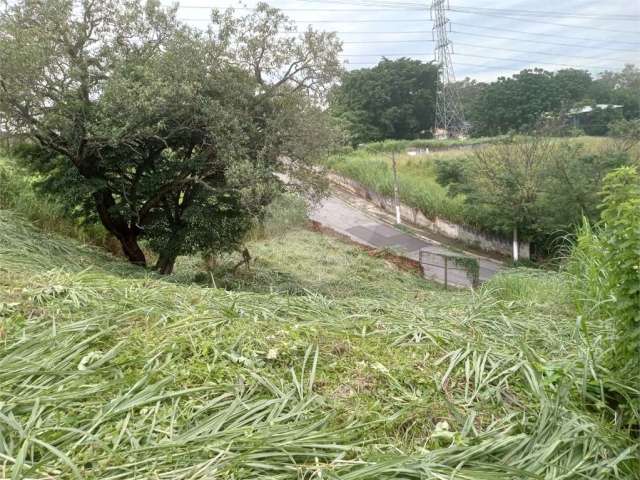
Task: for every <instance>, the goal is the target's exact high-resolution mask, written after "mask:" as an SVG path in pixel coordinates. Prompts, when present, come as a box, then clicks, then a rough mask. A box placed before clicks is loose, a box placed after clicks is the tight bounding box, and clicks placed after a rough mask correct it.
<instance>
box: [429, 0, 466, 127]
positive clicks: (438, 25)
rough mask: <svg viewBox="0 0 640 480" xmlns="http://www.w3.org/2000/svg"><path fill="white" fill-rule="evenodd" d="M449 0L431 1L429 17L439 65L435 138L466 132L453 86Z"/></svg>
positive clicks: (454, 81) (454, 79) (458, 96)
mask: <svg viewBox="0 0 640 480" xmlns="http://www.w3.org/2000/svg"><path fill="white" fill-rule="evenodd" d="M448 9H449V0H432V1H431V20H432V21H433V40H434V42H435V44H434V45H435V46H434V57H435V61H436V64H437V65H438V77H437V90H436V92H437V93H436V95H437V97H436V123H435V128H434V132H433V133H434V135H435V136H436V137H437V138H449V137H461V136H465V135H466V134H467V127H466V123H465V120H464V113H463V111H462V105H461V103H460V95H459V93H458V90H457V88H456V85H455V83H456V76H455V73H454V71H453V61H452V60H451V56H452V55H453V44H452V43H451V41H450V40H449V36H448V30H449V29H450V27H451V25H450V23H449V19H448V18H447V15H446V10H448Z"/></svg>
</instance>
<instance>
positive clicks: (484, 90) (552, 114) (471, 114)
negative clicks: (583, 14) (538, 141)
mask: <svg viewBox="0 0 640 480" xmlns="http://www.w3.org/2000/svg"><path fill="white" fill-rule="evenodd" d="M458 88H459V90H460V95H461V100H462V103H463V106H464V110H465V115H466V118H467V120H469V121H470V123H471V126H472V134H473V135H474V136H477V135H489V136H490V135H497V134H505V133H509V132H511V131H514V132H529V131H532V130H534V129H536V128H537V127H538V125H539V124H540V123H541V122H552V123H558V125H555V128H554V135H558V134H559V133H562V132H563V131H564V130H566V129H567V127H568V125H567V123H568V122H567V120H566V113H567V112H568V111H569V110H570V109H571V108H573V107H577V106H586V105H595V104H612V105H622V106H623V109H622V110H619V109H594V112H593V113H592V114H591V115H587V116H584V117H583V118H584V119H585V125H584V126H583V128H584V131H585V132H586V133H587V134H589V135H604V134H606V133H607V131H608V125H609V123H611V122H612V121H614V120H616V119H617V118H619V116H621V115H624V118H626V119H634V118H639V117H640V69H638V68H637V67H635V66H633V65H627V66H626V67H625V68H624V69H623V70H622V71H620V72H604V73H602V74H600V75H599V76H598V77H597V78H596V79H593V78H592V77H591V74H590V73H589V72H587V71H585V70H576V69H564V70H559V71H557V72H550V71H546V70H543V69H539V68H537V69H533V70H530V69H527V70H523V71H521V72H520V73H517V74H515V75H513V76H511V77H508V78H507V77H500V78H498V79H497V80H496V81H495V82H492V83H488V84H487V83H477V82H475V81H472V80H470V79H465V80H464V81H462V82H458ZM566 134H567V135H568V133H566Z"/></svg>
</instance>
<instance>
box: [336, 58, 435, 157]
mask: <svg viewBox="0 0 640 480" xmlns="http://www.w3.org/2000/svg"><path fill="white" fill-rule="evenodd" d="M437 78H438V68H437V66H435V65H433V64H431V63H423V62H421V61H419V60H410V59H408V58H401V59H398V60H388V59H383V60H382V61H381V62H380V63H379V64H378V65H377V66H375V67H373V68H363V69H359V70H354V71H351V72H348V73H346V74H345V75H344V76H343V78H342V82H341V84H340V86H338V87H336V88H335V89H334V90H333V91H332V92H331V95H330V105H331V110H332V112H333V113H334V115H335V116H337V117H338V118H339V119H341V120H342V121H343V122H344V123H345V125H346V127H347V129H348V131H349V132H350V135H351V140H352V143H353V144H354V145H355V144H358V143H363V142H370V141H375V140H383V139H389V138H390V139H413V138H417V137H420V136H423V137H424V136H426V135H429V134H430V132H431V130H432V128H433V123H434V118H435V98H436V87H437Z"/></svg>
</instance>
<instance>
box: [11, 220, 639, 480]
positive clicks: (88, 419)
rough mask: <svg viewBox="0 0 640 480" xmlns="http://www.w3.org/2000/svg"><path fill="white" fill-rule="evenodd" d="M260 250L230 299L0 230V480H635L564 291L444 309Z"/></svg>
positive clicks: (629, 451) (523, 289)
mask: <svg viewBox="0 0 640 480" xmlns="http://www.w3.org/2000/svg"><path fill="white" fill-rule="evenodd" d="M251 250H252V252H253V253H254V256H256V257H257V261H256V264H255V266H254V267H253V269H252V270H251V271H250V272H246V271H240V272H238V273H237V274H236V275H235V276H229V275H228V276H226V277H224V278H223V277H221V276H219V275H218V274H213V275H214V278H213V280H211V281H208V283H211V284H213V283H216V278H215V277H216V275H218V278H217V285H218V286H221V284H224V285H225V286H227V287H230V288H231V287H233V288H234V289H235V290H233V291H226V290H223V289H221V288H217V289H216V288H209V287H207V286H204V285H203V284H204V283H205V280H206V277H207V274H203V272H201V271H196V264H197V261H195V260H190V259H184V260H183V261H182V263H181V265H180V266H179V271H178V273H177V274H176V275H175V276H173V277H169V278H160V277H157V276H155V275H153V274H150V273H146V272H144V271H142V270H139V269H135V268H133V267H130V266H128V265H126V264H124V263H122V262H120V261H119V260H116V259H113V258H111V257H109V256H107V255H105V254H103V253H101V252H100V251H97V250H94V249H90V248H88V247H84V246H81V245H80V244H78V243H77V242H75V241H71V240H66V239H63V238H59V237H52V236H47V235H44V234H42V233H40V232H38V231H36V230H34V229H33V228H32V227H30V226H29V225H27V224H26V223H25V222H24V221H22V220H20V219H19V218H17V217H16V216H15V215H14V214H11V213H9V212H7V211H0V339H1V343H0V477H9V478H56V479H66V478H83V479H92V478H100V479H132V478H166V479H180V478H184V479H186V478H189V479H204V478H223V479H224V478H227V479H246V478H273V479H275V478H278V479H285V478H286V479H289V478H291V479H296V478H305V479H311V478H324V479H332V478H333V479H337V478H341V479H348V480H358V479H374V478H375V479H385V478H403V479H409V478H411V479H422V478H440V479H445V478H447V479H449V478H460V479H489V478H491V479H494V478H498V479H523V478H548V479H551V478H554V479H555V478H557V479H559V478H563V479H565V478H576V479H578V478H580V479H585V478H595V479H604V478H638V476H637V472H638V471H640V470H639V468H638V467H639V465H638V458H637V448H636V447H637V445H636V444H635V443H634V441H633V440H632V439H631V438H630V437H629V436H627V434H626V433H624V432H622V431H618V430H615V429H614V428H613V427H612V424H611V421H610V419H611V418H613V412H611V411H610V410H609V409H608V407H607V402H606V401H605V400H606V399H602V398H600V397H599V395H600V393H599V392H600V391H601V388H600V387H606V386H607V382H608V381H609V380H608V378H609V377H608V376H607V373H606V372H604V371H603V370H602V369H601V368H599V367H598V366H597V365H596V364H594V363H593V360H594V359H597V358H598V356H599V352H600V342H601V339H602V337H603V336H604V335H606V334H607V329H606V326H605V325H595V324H593V325H589V329H588V337H585V336H584V335H586V333H584V332H583V331H581V330H576V328H575V326H576V322H575V317H574V313H573V310H572V307H571V305H570V302H569V292H568V290H567V288H568V287H567V283H566V281H565V279H563V277H561V276H560V275H556V274H547V273H545V274H541V273H535V272H528V271H519V272H516V273H513V274H510V275H509V276H498V277H496V278H494V279H493V280H492V281H491V282H490V283H489V284H487V285H486V286H485V287H484V288H483V289H481V290H480V291H479V292H477V293H466V292H465V293H461V292H444V291H442V290H441V289H440V288H439V287H435V286H433V285H429V284H425V283H424V282H423V281H422V280H420V279H419V278H417V277H416V276H414V275H412V274H411V273H406V272H401V271H398V270H396V269H395V267H394V266H393V265H391V264H389V263H387V262H385V261H384V260H383V259H377V258H373V257H371V256H369V255H368V254H366V253H364V252H361V251H359V250H357V249H355V248H353V247H350V246H346V245H344V244H341V243H340V242H339V241H338V240H335V239H331V238H327V237H322V236H319V235H317V234H315V233H311V232H306V231H298V232H294V233H291V234H289V235H287V236H285V237H282V238H278V239H272V240H269V241H263V242H257V243H255V244H254V245H252V246H251ZM203 275H204V276H203ZM192 280H196V281H199V282H201V283H194V282H193V281H192ZM581 332H582V333H581Z"/></svg>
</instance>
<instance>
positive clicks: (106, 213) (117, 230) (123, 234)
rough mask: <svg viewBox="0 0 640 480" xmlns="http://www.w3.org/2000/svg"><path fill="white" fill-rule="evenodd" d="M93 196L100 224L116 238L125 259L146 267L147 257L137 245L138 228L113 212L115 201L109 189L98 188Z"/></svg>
mask: <svg viewBox="0 0 640 480" xmlns="http://www.w3.org/2000/svg"><path fill="white" fill-rule="evenodd" d="M93 198H94V200H95V202H96V209H97V210H98V215H100V221H101V222H102V225H104V227H105V228H106V229H107V230H108V231H109V232H111V233H112V234H113V235H114V236H115V237H116V238H117V239H118V241H119V242H120V245H121V246H122V252H123V253H124V254H125V256H126V257H127V259H128V260H129V261H130V262H131V263H133V264H134V265H139V266H141V267H146V266H147V259H146V258H145V256H144V252H143V251H142V249H141V248H140V246H139V245H138V235H139V234H140V229H139V228H138V227H137V226H134V227H130V226H129V224H128V223H127V221H126V220H125V219H124V218H122V216H121V215H119V214H118V213H117V212H114V207H115V206H116V202H115V200H114V199H113V195H112V194H111V192H110V191H109V190H107V189H103V190H99V191H97V192H95V193H94V194H93Z"/></svg>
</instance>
